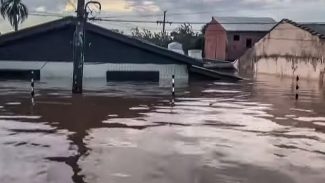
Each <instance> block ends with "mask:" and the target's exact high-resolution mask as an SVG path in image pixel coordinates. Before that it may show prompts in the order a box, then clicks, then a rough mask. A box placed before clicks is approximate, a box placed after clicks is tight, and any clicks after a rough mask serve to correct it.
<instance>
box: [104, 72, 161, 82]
mask: <svg viewBox="0 0 325 183" xmlns="http://www.w3.org/2000/svg"><path fill="white" fill-rule="evenodd" d="M106 80H107V82H114V81H148V82H159V72H157V71H107V73H106Z"/></svg>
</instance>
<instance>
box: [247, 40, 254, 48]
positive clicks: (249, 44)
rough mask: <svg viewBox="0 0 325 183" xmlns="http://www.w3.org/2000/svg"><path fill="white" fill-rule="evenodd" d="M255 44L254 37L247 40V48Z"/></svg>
mask: <svg viewBox="0 0 325 183" xmlns="http://www.w3.org/2000/svg"><path fill="white" fill-rule="evenodd" d="M252 46H253V42H252V39H247V40H246V48H251V47H252Z"/></svg>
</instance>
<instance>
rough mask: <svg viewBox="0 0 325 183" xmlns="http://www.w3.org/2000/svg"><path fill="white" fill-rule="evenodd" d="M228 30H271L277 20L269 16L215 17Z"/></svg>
mask: <svg viewBox="0 0 325 183" xmlns="http://www.w3.org/2000/svg"><path fill="white" fill-rule="evenodd" d="M213 19H215V20H216V21H217V22H219V23H220V24H221V25H222V26H223V27H224V29H225V30H226V31H260V32H267V31H269V30H271V29H272V28H273V27H274V26H275V25H276V22H275V20H274V19H273V18H269V17H213Z"/></svg>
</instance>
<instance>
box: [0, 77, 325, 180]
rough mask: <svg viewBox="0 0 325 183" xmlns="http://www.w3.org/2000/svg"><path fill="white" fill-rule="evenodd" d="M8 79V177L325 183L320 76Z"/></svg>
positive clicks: (3, 168)
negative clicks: (87, 84) (65, 83)
mask: <svg viewBox="0 0 325 183" xmlns="http://www.w3.org/2000/svg"><path fill="white" fill-rule="evenodd" d="M28 86H29V83H26V82H18V81H17V82H9V81H2V82H0V106H1V107H0V182H1V183H7V182H8V183H15V182H17V183H18V182H19V183H20V182H33V183H44V182H51V183H63V182H64V183H65V182H67V183H69V182H77V183H84V182H87V183H106V182H110V183H149V182H150V183H215V182H225V183H264V182H265V183H274V182H277V183H305V182H311V183H324V182H325V174H324V172H325V134H324V133H325V92H324V90H323V89H321V88H320V87H319V85H318V84H315V83H313V82H301V83H300V88H301V89H300V91H299V95H300V98H299V100H298V101H296V100H295V96H294V95H295V93H296V92H295V84H294V83H293V82H292V80H290V79H280V78H275V77H270V76H267V77H260V78H258V79H257V80H255V81H242V82H238V83H227V82H221V81H217V82H212V81H209V82H203V81H201V82H193V83H191V84H190V85H189V86H188V87H183V88H179V89H177V98H176V103H175V106H171V105H170V103H169V101H170V89H169V88H161V87H159V86H156V85H154V84H152V83H143V84H139V83H124V84H108V85H107V86H106V87H101V88H97V89H96V88H91V89H86V92H85V94H84V95H82V96H80V95H79V96H72V95H71V94H70V91H69V89H70V88H64V87H63V88H56V87H51V84H48V83H36V90H37V96H36V105H35V106H34V107H33V106H32V105H31V101H30V97H29V87H28Z"/></svg>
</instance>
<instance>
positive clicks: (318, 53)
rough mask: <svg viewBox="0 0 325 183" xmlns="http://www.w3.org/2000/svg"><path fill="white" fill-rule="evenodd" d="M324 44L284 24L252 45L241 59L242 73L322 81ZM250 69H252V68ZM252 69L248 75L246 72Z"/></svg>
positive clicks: (324, 42) (308, 34) (317, 38)
mask: <svg viewBox="0 0 325 183" xmlns="http://www.w3.org/2000/svg"><path fill="white" fill-rule="evenodd" d="M324 58H325V41H324V40H322V39H320V38H319V37H318V36H314V35H312V34H311V33H310V32H308V31H305V30H303V29H301V28H299V27H296V26H294V25H292V24H290V23H287V22H284V23H282V24H279V25H278V26H277V27H275V28H274V30H272V31H271V32H270V33H269V34H268V35H266V36H265V37H264V38H263V39H261V40H260V41H259V42H257V43H256V44H255V46H254V47H253V49H251V50H249V51H248V52H246V54H245V55H244V56H243V57H242V58H241V59H240V62H241V63H240V67H241V69H243V70H245V71H243V72H244V73H248V72H255V73H256V74H272V75H276V76H281V77H296V76H297V75H298V76H299V77H300V78H302V79H307V80H315V81H323V80H324V72H325V63H324ZM251 66H253V68H251ZM249 69H251V71H247V70H249Z"/></svg>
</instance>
